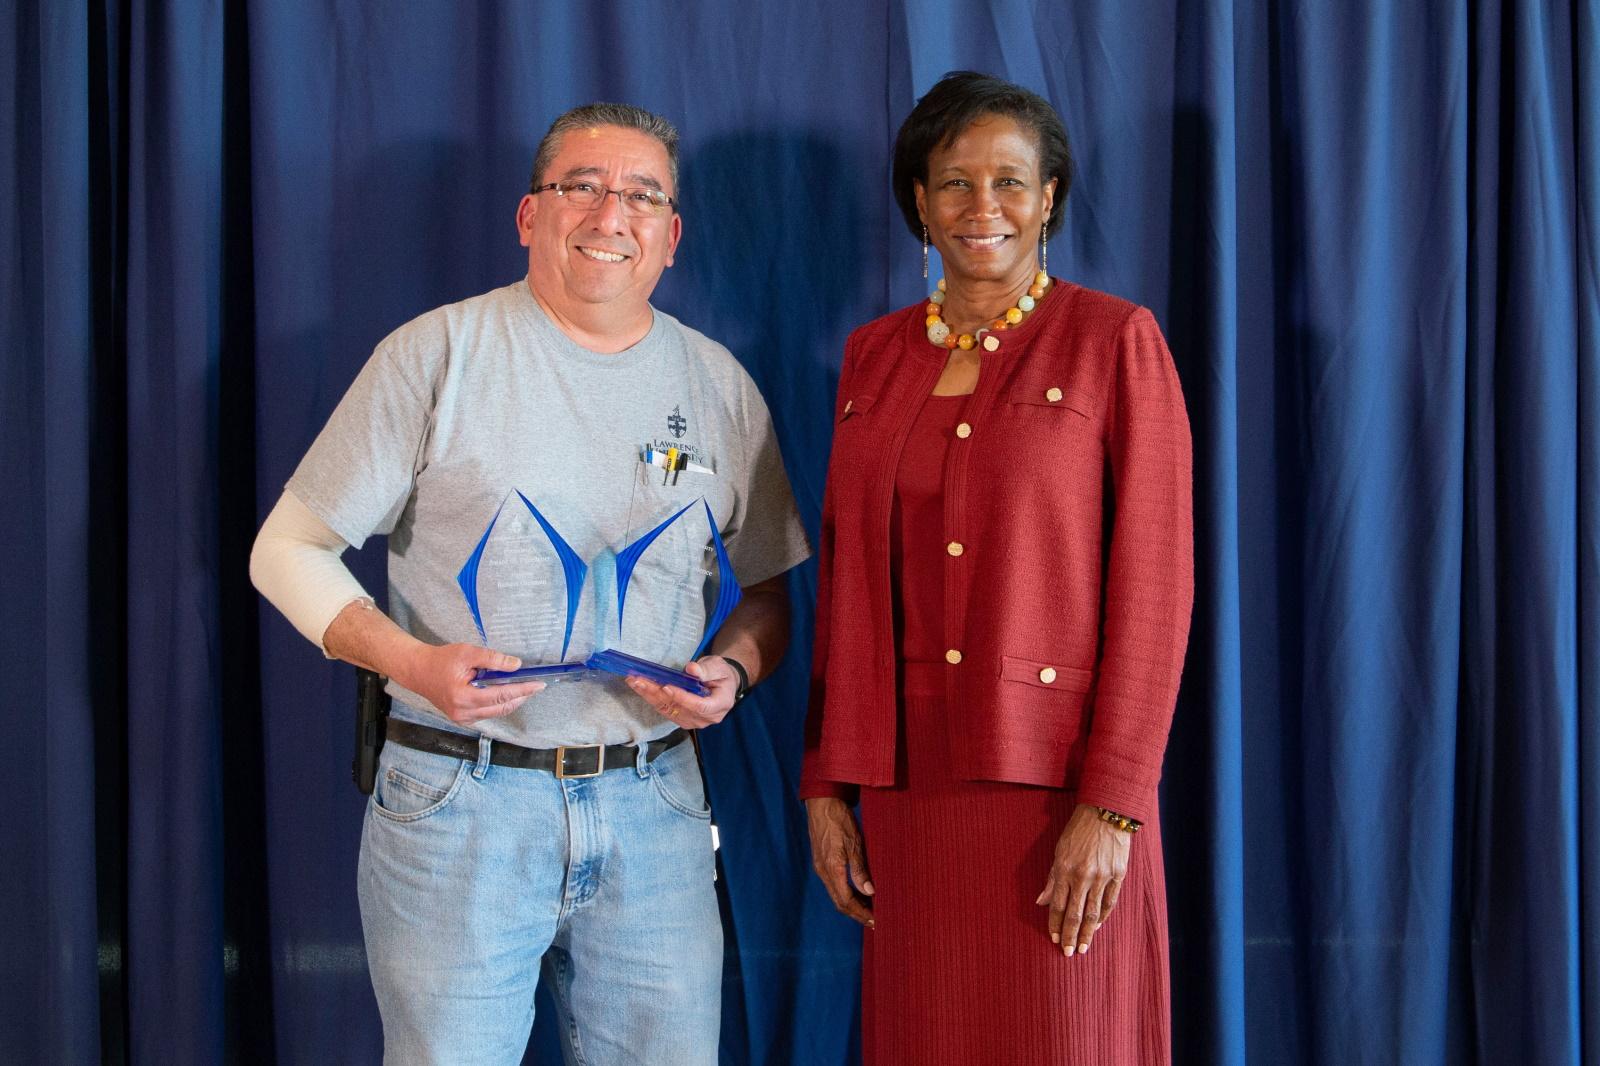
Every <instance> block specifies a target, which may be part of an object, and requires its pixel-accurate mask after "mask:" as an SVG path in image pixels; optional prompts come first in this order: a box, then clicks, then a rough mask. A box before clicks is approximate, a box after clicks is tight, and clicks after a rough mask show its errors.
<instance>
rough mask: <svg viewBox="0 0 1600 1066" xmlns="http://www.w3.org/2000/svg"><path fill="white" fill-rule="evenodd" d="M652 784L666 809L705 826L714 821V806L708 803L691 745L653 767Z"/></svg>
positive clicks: (675, 751) (651, 768) (687, 742)
mask: <svg viewBox="0 0 1600 1066" xmlns="http://www.w3.org/2000/svg"><path fill="white" fill-rule="evenodd" d="M650 780H652V781H654V782H655V786H656V792H657V793H659V794H660V796H661V798H662V800H664V801H665V802H666V804H667V806H669V807H671V808H672V809H673V810H675V811H677V812H678V813H679V814H683V815H687V816H688V817H690V818H697V819H699V820H700V821H702V822H707V821H710V820H711V804H710V803H708V802H707V801H706V785H705V781H704V780H703V779H702V778H701V776H700V763H699V761H698V760H697V759H696V758H695V757H694V746H693V742H692V741H687V740H686V741H684V742H683V743H681V744H679V745H678V746H677V747H676V748H673V749H672V750H671V751H669V752H667V753H666V754H665V755H663V756H661V757H660V758H658V759H657V760H656V761H655V762H653V763H651V764H650Z"/></svg>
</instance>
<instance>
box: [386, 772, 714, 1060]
mask: <svg viewBox="0 0 1600 1066" xmlns="http://www.w3.org/2000/svg"><path fill="white" fill-rule="evenodd" d="M488 750H489V749H488V742H487V741H482V742H481V746H480V757H479V759H478V761H477V762H476V763H473V762H469V761H463V760H460V759H453V758H450V757H448V756H443V755H431V754H427V753H425V752H420V751H414V750H412V749H410V748H404V747H401V746H399V745H398V744H386V745H384V748H383V753H382V755H381V756H380V758H379V761H378V779H377V785H376V787H375V788H374V790H373V794H372V800H371V802H370V803H369V804H368V805H367V816H366V823H365V825H364V826H363V828H362V833H361V861H360V868H359V871H358V875H357V879H358V883H359V889H360V899H361V926H362V930H363V933H364V935H365V938H366V945H367V963H368V966H369V967H370V969H371V972H372V985H373V989H374V991H376V993H377V997H378V1009H379V1011H380V1013H381V1014H382V1015H383V1039H384V1057H383V1061H384V1062H385V1063H391V1064H394V1063H404V1064H412V1063H449V1064H452V1066H454V1064H458V1063H459V1064H463V1066H465V1064H476V1063H497V1064H500V1063H503V1064H506V1066H515V1064H517V1063H520V1062H521V1061H522V1054H523V1049H524V1048H525V1047H526V1045H527V1042H528V1034H529V1031H530V1030H531V1029H532V1027H533V994H534V987H535V985H536V983H537V982H538V979H539V973H540V970H541V963H542V969H543V972H544V975H545V979H546V980H547V981H548V982H549V987H550V989H551V991H552V992H553V993H554V999H555V1002H556V1004H557V1008H558V1009H557V1013H558V1015H559V1016H560V1018H559V1021H560V1028H561V1034H562V1037H563V1039H564V1041H565V1043H566V1053H567V1062H568V1063H569V1064H574V1066H579V1064H589V1066H602V1064H610V1063H662V1064H671V1066H696V1064H701V1063H705V1064H712V1063H715V1062H716V1061H717V1036H718V1027H719V1025H720V1023H721V1000H720V997H721V992H722V924H721V919H720V917H719V914H718V910H717V899H716V892H715V888H714V886H713V883H712V882H713V876H714V859H713V855H712V849H711V830H710V814H711V812H710V810H709V808H708V807H707V805H706V798H705V791H704V788H703V785H702V783H701V779H700V770H699V767H698V766H697V765H696V764H695V756H694V749H693V746H692V745H691V744H689V743H688V742H684V743H681V744H679V745H678V746H677V747H675V748H673V749H672V750H671V751H668V752H666V753H665V754H663V755H661V756H660V757H659V758H657V759H656V760H655V762H653V763H650V764H648V765H640V766H636V767H623V768H619V769H614V770H608V771H606V772H605V773H603V774H601V775H600V776H598V777H592V778H586V779H580V780H570V779H569V780H565V781H563V780H558V779H557V778H556V777H555V775H554V774H551V773H547V772H545V771H542V770H515V769H508V768H506V767H501V766H492V765H490V764H489V762H488V758H487V753H488Z"/></svg>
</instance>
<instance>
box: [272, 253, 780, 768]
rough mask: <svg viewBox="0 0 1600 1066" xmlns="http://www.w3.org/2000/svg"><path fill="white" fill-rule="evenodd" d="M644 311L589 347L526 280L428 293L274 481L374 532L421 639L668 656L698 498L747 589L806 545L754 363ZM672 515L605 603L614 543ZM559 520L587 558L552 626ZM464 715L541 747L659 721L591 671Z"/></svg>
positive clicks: (683, 633)
mask: <svg viewBox="0 0 1600 1066" xmlns="http://www.w3.org/2000/svg"><path fill="white" fill-rule="evenodd" d="M654 314H655V320H654V322H653V324H652V325H651V328H650V332H649V333H648V334H647V335H646V336H645V337H644V339H643V340H641V341H640V342H639V343H638V344H636V345H634V346H633V347H632V348H629V349H628V350H627V351H624V352H620V353H617V354H615V355H602V354H598V353H595V352H591V351H589V350H587V349H585V348H582V347H580V346H579V345H577V344H575V343H574V342H573V341H572V340H571V338H569V337H568V336H567V335H566V334H565V333H563V332H561V330H560V329H559V328H558V327H557V326H556V325H555V324H554V323H552V322H551V321H550V319H549V317H548V316H547V315H545V313H544V312H543V310H542V309H541V308H540V307H539V304H538V303H537V301H535V300H534V298H533V295H532V293H531V292H530V291H529V290H528V286H527V283H526V282H525V281H518V282H516V283H514V284H512V285H508V286H506V287H504V288H501V289H496V290H494V291H493V292H489V293H486V294H484V295H482V296H478V297H475V298H473V299H470V300H464V301H462V302H461V303H457V304H451V305H450V306H447V307H442V308H439V309H438V310H435V311H430V312H429V313H427V314H425V315H422V316H421V317H420V318H417V319H414V320H413V321H411V322H408V323H407V324H405V325H404V326H402V327H400V328H399V329H398V330H396V331H395V332H394V333H392V334H391V335H390V336H388V337H387V338H385V339H384V340H383V342H382V343H380V344H379V345H378V347H377V350H376V351H375V352H374V353H373V355H372V358H371V359H370V360H368V362H367V365H366V366H365V367H364V368H363V369H362V371H361V373H360V374H359V375H357V377H356V380H355V383H354V384H352V385H351V387H350V391H349V392H347V393H346V394H345V396H344V399H343V400H341V401H340V403H339V406H338V407H337V408H336V409H335V410H334V412H333V415H332V417H330V418H329V420H328V424H327V425H326V426H325V427H324V428H323V430H322V432H321V434H319V435H318V437H317V439H316V441H315V443H313V444H312V446H311V450H310V451H308V452H307V453H306V456H305V458H304V459H303V460H302V461H301V463H300V466H299V468H298V469H297V470H296V471H295V473H294V476H293V477H292V478H290V480H289V485H288V488H289V491H290V492H292V493H294V494H295V496H296V497H298V498H299V499H300V500H301V501H302V502H304V503H305V505H306V506H307V507H309V508H310V509H311V510H312V511H313V512H314V513H315V514H316V515H317V516H318V517H320V518H321V519H322V520H323V521H324V522H326V523H327V524H328V526H329V527H330V528H331V529H333V530H334V531H335V532H336V533H338V534H339V535H340V536H341V537H343V538H344V539H345V540H347V541H349V542H350V544H352V545H354V546H356V547H360V546H361V544H362V542H363V541H365V540H366V538H367V537H368V536H371V535H373V534H388V537H389V613H390V615H391V616H392V617H393V618H394V620H395V621H396V622H397V623H398V624H399V625H400V626H402V627H403V628H405V629H406V630H407V631H409V632H410V633H412V634H413V635H414V636H416V637H418V638H419V639H421V640H425V641H427V642H429V643H433V644H448V643H454V642H462V643H475V644H483V643H488V644H489V645H490V646H492V647H494V648H495V649H496V650H498V651H505V652H509V653H511V654H513V655H518V656H520V657H522V658H523V661H524V662H525V663H533V662H558V661H570V660H575V659H582V658H584V657H586V656H587V655H588V654H589V653H590V652H593V651H596V650H599V649H600V648H602V647H614V648H618V649H620V650H622V651H626V652H630V653H633V654H636V655H640V656H643V657H645V658H648V659H652V660H655V661H659V662H665V663H667V664H669V665H671V666H682V665H683V664H684V663H685V662H687V661H688V660H689V658H690V657H691V656H692V655H693V653H694V651H695V648H696V645H697V644H698V643H699V640H700V636H701V633H702V631H703V629H704V625H705V621H706V619H707V615H708V611H707V607H706V600H707V598H708V595H707V591H706V588H707V584H708V582H707V577H708V575H710V576H712V577H713V578H714V575H716V574H717V573H718V571H719V568H718V564H717V559H716V554H715V546H714V543H713V541H712V537H711V521H710V520H709V518H714V521H715V524H716V526H717V528H718V529H719V530H720V532H721V536H722V538H723V543H724V545H725V546H726V551H727V555H728V558H729V560H730V561H731V563H732V567H733V572H734V574H735V575H736V577H737V579H738V581H739V583H740V584H741V585H744V586H747V587H748V586H749V585H753V584H755V583H756V582H759V581H764V580H766V579H767V578H769V577H773V576H775V575H777V574H781V573H783V572H784V571H785V570H788V569H789V568H790V567H792V566H794V565H796V564H797V563H800V562H803V561H804V560H805V559H806V558H807V556H808V555H809V554H810V548H809V546H808V544H807V541H806V535H805V530H804V527H803V526H802V525H801V523H800V519H799V516H798V514H797V513H796V511H795V506H794V498H793V496H792V494H791V492H790V488H789V481H788V478H787V476H786V475H785V474H784V469H783V461H782V459H781V457H780V455H779V453H778V443H777V438H776V437H775V435H774V433H773V429H772V420H771V416H770V415H769V414H768V412H767V407H766V404H765V403H764V402H763V401H762V399H761V394H760V393H759V392H758V391H757V389H756V387H755V383H754V382H752V381H751V380H750V376H749V375H748V374H746V373H745V371H744V368H743V367H741V366H740V365H739V364H738V362H737V361H735V360H734V358H733V356H732V355H730V354H729V353H728V351H727V349H725V348H723V347H722V346H721V345H719V344H717V343H715V342H713V341H711V340H709V339H708V338H706V337H705V336H704V335H702V334H700V333H698V332H696V331H694V330H692V329H690V328H688V327H687V326H684V325H683V324H681V323H680V322H678V321H677V320H676V319H674V318H673V317H672V316H670V315H667V314H663V313H662V312H660V311H655V312H654ZM668 448H676V449H678V450H679V451H681V452H682V453H683V454H684V456H685V459H686V462H687V464H688V465H687V466H686V467H684V468H682V469H680V470H678V472H677V473H676V474H675V475H669V474H668V473H667V471H666V470H664V469H663V468H662V467H661V466H660V465H649V464H648V463H646V462H645V461H644V460H645V458H646V455H647V449H651V450H654V451H660V452H664V451H666V450H667V449H668ZM656 461H657V463H658V464H659V463H660V462H661V460H660V459H657V460H656ZM702 501H703V502H702ZM707 506H709V508H710V516H709V517H708V515H707V514H706V507H707ZM680 512H681V514H680ZM674 515H680V517H679V518H678V519H677V520H676V521H674V522H672V523H671V525H669V526H668V527H667V528H666V530H665V531H663V532H662V533H660V534H659V535H658V536H657V537H656V538H655V539H654V540H650V541H648V546H647V548H646V549H645V550H644V551H643V554H642V555H640V556H639V557H638V558H637V561H636V563H635V564H634V566H633V568H632V570H631V575H632V576H631V578H630V579H629V580H628V581H627V582H626V583H625V584H623V586H622V587H623V588H624V589H625V593H626V598H625V600H624V601H623V605H622V607H621V608H620V609H619V605H618V580H617V578H618V573H619V567H618V565H617V556H618V554H619V553H621V554H622V555H623V557H624V560H625V563H624V566H623V567H622V568H621V570H622V572H624V573H626V572H627V566H626V559H627V553H626V551H625V549H626V548H627V547H628V546H629V545H632V544H638V543H639V542H640V541H641V540H644V538H645V537H646V536H647V535H648V534H649V533H650V531H652V530H653V529H655V527H657V526H658V525H659V524H661V523H662V522H665V521H666V520H667V519H669V518H672V517H673V516H674ZM541 520H542V521H541ZM491 524H492V526H493V529H492V531H491V532H490V533H489V534H488V536H487V537H486V536H485V533H486V530H489V528H490V526H491ZM545 526H548V527H549V531H548V532H547V531H546V529H545ZM551 533H554V534H555V536H551V535H550V534H551ZM557 540H559V541H561V542H564V543H565V544H566V545H568V546H569V547H570V549H571V553H570V554H571V560H572V561H576V562H578V563H579V564H581V565H582V566H585V567H586V568H587V574H586V577H585V578H584V581H583V584H582V593H581V598H580V599H579V600H578V601H577V602H578V607H577V612H576V616H575V617H574V618H573V619H572V623H571V636H570V640H569V639H567V627H568V615H567V604H568V589H567V583H568V577H567V573H566V571H564V570H563V568H562V565H561V561H560V557H559V556H558V554H557V550H556V548H555V544H556V542H557ZM480 547H481V550H479V549H480ZM474 559H475V560H476V563H477V575H476V578H475V579H474V578H473V577H472V575H471V573H470V568H469V572H468V574H467V576H466V579H465V580H463V568H464V567H465V566H466V565H467V564H468V562H469V560H474ZM464 587H465V589H466V591H464ZM714 589H715V585H714V584H713V585H712V590H713V592H714ZM467 591H474V592H475V593H476V595H477V599H478V606H479V619H481V621H482V622H483V623H484V629H483V631H482V632H480V629H479V619H475V618H474V615H473V612H472V610H471V609H470V607H469V600H468V595H467ZM563 644H566V645H567V647H566V655H565V656H564V657H563V655H562V650H563V647H562V646H563ZM389 692H390V694H391V695H393V696H394V698H395V706H394V712H393V713H394V714H395V715H396V716H397V717H402V718H408V719H410V720H412V721H420V722H425V723H429V724H433V725H439V724H441V723H442V722H443V719H442V717H441V716H439V715H438V713H437V712H436V711H435V710H434V709H433V707H432V706H431V705H429V704H428V702H427V701H426V700H424V699H423V698H422V697H421V696H419V695H417V694H415V693H413V692H410V691H407V690H406V689H404V688H402V687H401V686H399V685H397V684H395V683H394V682H393V681H391V682H390V683H389ZM453 728H459V727H453ZM478 728H480V729H481V731H482V732H483V733H484V734H485V735H487V736H489V737H491V738H494V739H497V740H508V741H511V742H513V743H517V744H525V745H528V746H530V747H539V748H548V747H555V746H557V745H562V744H616V743H623V742H638V741H641V740H648V739H653V738H655V737H659V736H663V735H665V734H666V733H669V732H671V731H672V729H673V723H672V722H670V721H669V720H667V719H664V718H662V717H661V716H660V715H658V714H657V713H656V712H655V711H654V710H653V709H652V708H651V707H650V706H649V705H648V704H646V703H644V701H642V700H641V699H639V697H637V696H636V695H634V694H633V692H632V691H630V690H629V689H628V688H627V686H626V685H625V684H624V683H623V682H622V681H621V680H620V679H618V678H615V677H612V676H610V675H600V676H599V677H597V678H595V679H593V680H588V681H583V682H576V683H557V684H552V685H551V686H550V687H549V688H547V689H545V690H544V691H543V692H541V693H539V694H538V695H537V696H534V697H533V698H532V699H530V700H529V701H528V702H526V703H525V704H523V706H522V707H521V708H519V709H518V710H517V711H516V712H515V713H513V714H511V715H508V716H506V717H504V718H498V719H490V720H487V721H485V722H483V723H481V724H480V726H479V727H478Z"/></svg>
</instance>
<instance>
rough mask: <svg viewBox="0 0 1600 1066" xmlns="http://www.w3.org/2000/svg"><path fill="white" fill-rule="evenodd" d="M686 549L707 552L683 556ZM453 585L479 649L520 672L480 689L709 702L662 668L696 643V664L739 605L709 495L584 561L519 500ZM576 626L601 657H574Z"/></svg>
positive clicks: (491, 674)
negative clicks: (660, 695) (629, 688)
mask: <svg viewBox="0 0 1600 1066" xmlns="http://www.w3.org/2000/svg"><path fill="white" fill-rule="evenodd" d="M702 522H703V523H705V525H704V526H701V525H700V523H702ZM702 531H703V532H702ZM686 545H688V546H700V547H698V550H695V548H694V547H691V548H690V549H689V550H688V552H687V554H686V553H685V546H686ZM706 545H709V547H704V546H706ZM702 563H704V564H705V565H701V564H702ZM456 581H457V583H458V584H459V585H460V587H461V592H462V595H463V596H465V597H466V601H467V608H468V610H469V611H470V612H471V614H472V620H473V623H474V624H475V625H476V626H477V629H478V636H479V637H481V638H482V639H483V642H484V644H485V645H486V646H487V647H491V648H495V649H497V650H500V651H505V652H508V653H510V654H513V655H516V656H517V657H518V658H520V659H521V660H522V663H523V665H522V666H521V667H519V668H518V669H516V670H504V671H500V670H481V671H479V672H478V675H477V677H476V678H474V679H473V681H472V684H473V685H475V686H477V687H479V688H483V687H486V686H489V685H509V684H515V683H518V682H522V681H544V682H547V683H548V682H557V681H582V680H586V679H592V678H594V677H596V676H597V675H599V674H608V675H619V676H623V677H644V678H648V679H649V680H651V681H655V682H656V683H658V684H662V685H674V686H676V687H678V688H681V689H683V690H684V691H686V692H692V693H694V694H695V695H697V696H704V695H706V694H707V693H708V692H709V691H710V690H709V689H707V688H706V687H705V686H704V685H703V684H701V683H700V682H699V681H698V680H697V679H696V678H694V677H692V676H691V675H689V674H687V673H685V672H684V671H682V670H680V669H677V668H675V667H672V666H668V665H666V664H665V663H664V662H662V661H660V660H661V659H662V658H665V657H666V656H668V655H670V654H671V651H670V649H671V648H672V647H678V648H682V647H684V646H685V645H686V644H687V643H688V640H689V639H694V638H695V637H696V636H697V637H698V643H697V644H696V646H695V649H694V653H693V654H692V655H691V656H690V659H691V660H693V659H697V658H699V657H700V655H701V654H702V653H703V652H704V651H705V648H706V646H707V645H708V644H710V643H711V638H712V637H713V636H715V635H716V632H717V630H718V629H719V628H721V626H722V623H723V622H725V621H726V620H727V618H728V615H729V614H731V613H732V612H733V609H734V607H736V606H737V605H738V603H739V599H740V596H741V595H742V592H741V590H740V588H739V583H738V581H737V580H736V579H735V577H734V574H733V564H732V563H731V562H730V561H729V559H728V553H727V549H726V548H725V546H724V545H723V543H722V533H721V531H720V530H718V528H717V523H716V518H715V517H714V516H713V515H712V513H711V505H710V504H709V503H707V502H706V500H705V498H704V497H700V498H697V499H695V500H693V501H691V502H690V503H688V504H686V505H685V506H683V507H682V508H681V509H679V510H678V511H677V512H676V513H675V514H673V515H672V516H671V517H669V518H667V519H666V520H665V521H663V522H661V523H660V524H659V525H657V526H655V527H654V528H653V529H651V530H649V531H648V532H646V533H645V534H644V535H643V536H641V537H639V538H638V539H636V540H634V541H633V542H632V543H630V544H628V545H626V546H625V547H623V548H622V549H621V550H620V551H616V552H612V551H610V550H607V551H605V552H602V553H601V554H600V555H599V556H597V557H595V558H594V559H592V560H589V561H588V562H585V561H584V560H583V559H582V558H581V557H580V556H579V555H578V553H577V552H575V551H574V550H573V549H572V547H571V546H570V545H569V544H568V543H567V541H566V540H565V539H564V538H563V537H562V535H561V533H560V531H559V530H558V529H557V528H556V527H555V526H554V525H553V524H552V523H551V522H550V520H549V519H548V518H546V516H545V515H544V514H543V513H541V512H540V510H539V508H538V507H536V506H535V505H534V504H533V502H532V501H531V500H529V499H528V498H527V497H526V496H524V495H523V494H522V493H521V492H513V493H512V495H510V496H507V497H506V500H505V501H504V502H503V503H502V504H501V505H500V509H499V510H498V511H497V512H496V513H495V516H494V517H493V518H492V519H491V520H490V521H489V525H488V527H487V528H486V529H485V530H484V531H483V536H482V537H481V538H480V539H479V541H478V545H477V547H476V548H474V549H473V552H472V554H471V556H469V557H468V559H467V561H466V563H465V564H464V565H463V566H462V567H461V571H460V573H459V574H457V575H456ZM586 598H587V603H586V602H585V601H586ZM630 607H631V608H632V614H631V615H630V613H629V608H630ZM580 619H583V620H586V621H587V620H592V623H593V636H592V639H589V637H588V635H587V634H583V635H580V636H579V637H578V641H577V645H578V646H579V647H592V648H594V649H596V650H594V651H593V652H592V653H590V654H588V655H586V656H581V655H574V654H573V648H574V644H575V640H574V636H575V634H574V630H575V627H576V626H577V624H578V622H579V621H580ZM702 619H703V620H704V622H703V625H702ZM691 626H692V627H693V629H690V630H689V631H688V632H685V629H686V628H688V627H691ZM586 628H587V627H586ZM695 630H698V633H696V632H695ZM624 647H626V648H631V649H633V650H632V651H625V650H623V648H624Z"/></svg>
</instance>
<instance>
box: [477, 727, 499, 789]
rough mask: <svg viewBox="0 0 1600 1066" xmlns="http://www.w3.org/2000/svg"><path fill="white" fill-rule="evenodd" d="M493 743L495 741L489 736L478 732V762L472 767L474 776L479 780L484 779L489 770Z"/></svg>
mask: <svg viewBox="0 0 1600 1066" xmlns="http://www.w3.org/2000/svg"><path fill="white" fill-rule="evenodd" d="M493 744H494V742H493V741H491V740H490V739H489V738H488V737H486V736H484V735H483V734H482V733H479V734H478V763H477V765H476V766H474V767H473V768H472V776H473V777H475V778H477V779H478V780H479V781H482V780H483V775H484V774H486V773H488V772H489V749H490V748H491V747H492V746H493Z"/></svg>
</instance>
